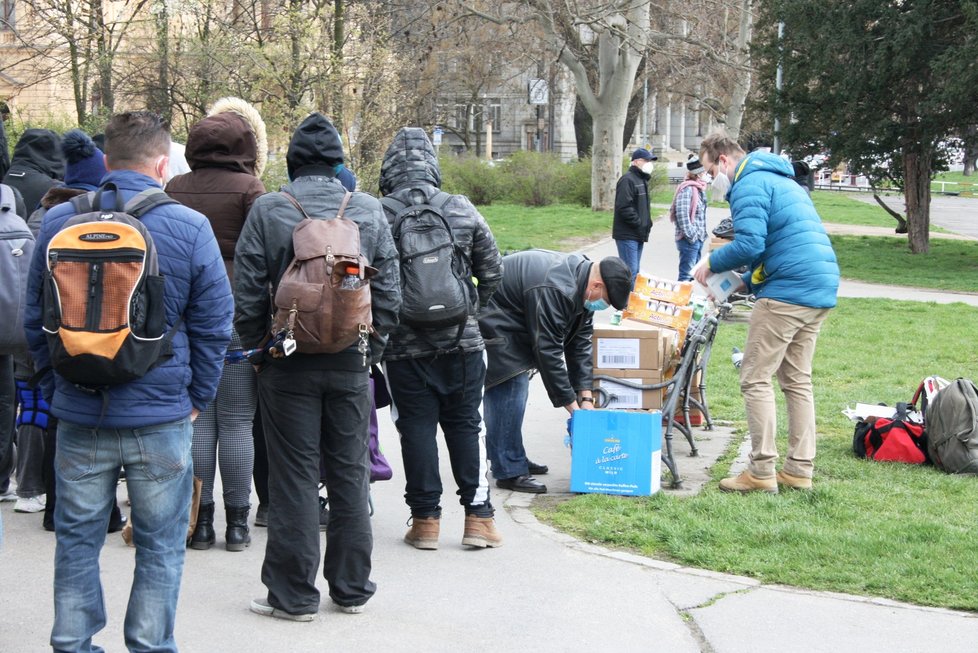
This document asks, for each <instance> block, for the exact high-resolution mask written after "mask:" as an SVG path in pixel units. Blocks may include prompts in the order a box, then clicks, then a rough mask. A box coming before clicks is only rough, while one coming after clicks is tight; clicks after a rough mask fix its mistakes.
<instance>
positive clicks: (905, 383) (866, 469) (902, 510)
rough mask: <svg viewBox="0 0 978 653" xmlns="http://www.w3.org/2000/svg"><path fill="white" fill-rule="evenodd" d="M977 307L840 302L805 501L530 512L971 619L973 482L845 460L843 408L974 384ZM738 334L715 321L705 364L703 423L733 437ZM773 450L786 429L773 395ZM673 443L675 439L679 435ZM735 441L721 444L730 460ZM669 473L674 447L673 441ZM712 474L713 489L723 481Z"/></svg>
mask: <svg viewBox="0 0 978 653" xmlns="http://www.w3.org/2000/svg"><path fill="white" fill-rule="evenodd" d="M976 330H978V309H975V308H973V307H969V306H966V305H963V304H951V305H936V304H921V303H916V302H900V301H893V300H885V299H840V300H839V306H838V308H837V309H836V310H834V311H833V312H832V313H831V314H830V316H829V318H828V320H827V321H826V322H825V324H824V326H823V328H822V332H821V336H820V338H819V342H818V349H817V352H816V356H815V364H814V369H815V373H814V383H815V396H816V411H817V419H818V428H819V452H818V458H817V461H816V467H817V470H816V475H815V490H814V491H812V492H810V493H805V492H791V491H786V492H783V493H782V494H780V495H774V496H772V495H764V496H758V495H748V496H741V495H728V494H725V493H721V492H720V491H719V490H718V489H717V487H716V484H715V483H713V484H710V485H708V486H707V488H705V489H704V490H703V492H702V493H701V494H699V495H698V496H695V497H690V498H679V497H673V496H668V495H666V494H663V493H660V494H658V495H656V496H653V497H648V498H624V497H612V496H601V495H582V496H579V497H576V498H574V499H571V500H569V501H567V502H564V503H561V504H559V505H557V506H551V507H549V508H541V509H539V510H538V511H537V513H538V515H539V516H540V517H541V518H543V519H545V520H547V521H549V522H551V523H553V524H554V525H556V526H557V527H559V528H561V529H564V530H566V531H569V532H571V533H574V534H575V535H577V536H579V537H581V538H583V539H585V540H587V541H594V542H598V543H601V544H605V545H608V546H612V547H622V548H626V549H632V550H637V551H639V552H640V553H642V554H645V555H651V556H655V557H658V558H664V559H668V560H672V561H675V562H678V563H681V564H684V565H690V566H694V567H702V568H706V569H713V570H717V571H723V572H729V573H734V574H743V575H747V576H752V577H755V578H758V579H760V580H762V581H764V582H768V583H784V584H788V585H794V586H800V587H809V588H814V589H820V590H833V591H841V592H854V593H859V594H870V595H875V596H883V597H888V598H892V599H898V600H902V601H909V602H912V603H917V604H921V605H933V606H944V607H949V608H960V609H967V610H978V592H976V590H975V588H978V547H976V546H975V541H976V534H978V479H976V478H974V477H955V476H949V475H946V474H944V473H942V472H939V471H937V470H936V469H934V468H933V467H924V466H911V465H900V464H886V463H874V462H868V461H865V460H859V459H856V458H855V457H854V456H853V454H852V434H853V424H852V423H851V422H850V421H848V420H847V419H846V418H845V417H843V416H842V415H841V414H840V411H841V410H842V409H843V408H845V407H846V405H854V404H855V403H856V402H857V401H859V402H864V403H878V402H886V403H888V404H890V405H893V404H894V403H895V402H897V401H909V400H910V398H911V397H912V395H913V392H914V390H915V389H916V386H917V384H918V383H919V381H920V380H921V379H922V378H923V377H924V376H926V375H928V374H940V375H941V376H944V377H946V378H952V379H953V378H955V377H958V376H970V377H974V376H975V374H976V370H978V342H976V340H975V338H974V335H973V334H974V333H975V332H976ZM745 334H746V325H744V324H735V323H724V324H723V325H721V328H720V330H719V332H718V334H717V341H716V348H715V350H714V351H715V352H717V354H718V355H716V356H713V358H712V359H711V362H710V370H709V375H708V378H709V397H710V407H711V411H712V412H713V414H714V415H715V416H717V417H719V418H721V419H724V420H733V421H734V423H735V424H736V425H737V426H738V427H739V428H741V429H742V430H743V429H744V428H745V417H744V409H743V404H742V401H741V397H740V392H739V388H738V386H737V380H736V376H735V370H734V368H733V366H732V365H731V364H730V357H729V354H728V355H724V352H729V351H730V350H731V347H732V346H739V347H741V348H743V342H744V338H745ZM778 402H779V403H778V405H779V422H778V423H779V426H780V429H781V431H782V436H781V440H780V442H779V450H780V451H781V452H782V454H783V452H784V447H785V441H784V437H785V436H784V431H785V430H786V418H785V414H784V409H783V402H782V401H781V396H780V393H778ZM679 440H680V441H681V440H682V438H679ZM737 444H739V443H734V445H733V447H732V449H735V448H736V446H737ZM677 450H678V452H679V454H678V455H679V459H678V463H679V466H680V469H682V464H683V460H682V456H683V453H682V452H683V451H684V450H685V449H684V445H683V444H682V443H681V442H678V443H677ZM731 457H732V456H728V458H727V460H726V461H725V462H724V461H721V462H720V463H718V464H717V465H716V466H715V467H714V470H713V474H714V480H718V479H720V478H723V477H724V476H726V475H727V473H728V471H729V460H730V458H731Z"/></svg>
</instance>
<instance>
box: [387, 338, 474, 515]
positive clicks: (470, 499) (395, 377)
mask: <svg viewBox="0 0 978 653" xmlns="http://www.w3.org/2000/svg"><path fill="white" fill-rule="evenodd" d="M386 367H387V383H388V385H389V386H390V393H391V399H392V400H393V405H392V406H391V415H392V416H393V417H394V423H395V424H396V425H397V430H398V432H399V433H400V435H401V456H402V458H403V460H404V476H405V480H406V484H405V491H404V498H405V500H406V501H407V505H408V507H409V508H410V509H411V515H412V516H413V517H438V516H441V506H440V505H439V502H440V501H441V494H442V484H441V475H440V474H439V471H438V442H437V440H436V436H437V434H438V425H439V424H440V425H441V428H442V431H443V432H444V434H445V444H446V445H447V448H448V457H449V460H450V461H451V465H452V475H453V476H454V477H455V484H456V485H457V486H458V493H457V494H458V496H459V503H461V504H462V505H463V506H464V507H465V513H466V514H467V515H477V516H479V517H491V516H492V514H493V509H492V504H491V503H490V502H489V484H488V481H487V479H486V472H487V469H488V468H487V464H486V451H485V440H484V439H483V437H482V415H481V413H480V408H481V405H482V387H483V384H484V383H485V379H486V365H485V361H484V360H483V353H482V352H481V351H476V352H468V353H461V352H459V353H453V354H443V355H441V356H437V357H428V358H414V359H409V360H399V361H388V362H387V363H386Z"/></svg>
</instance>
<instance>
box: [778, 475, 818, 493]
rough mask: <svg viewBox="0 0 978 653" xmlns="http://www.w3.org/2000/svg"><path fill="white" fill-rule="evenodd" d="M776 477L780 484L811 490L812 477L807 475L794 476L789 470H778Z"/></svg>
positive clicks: (794, 488)
mask: <svg viewBox="0 0 978 653" xmlns="http://www.w3.org/2000/svg"><path fill="white" fill-rule="evenodd" d="M775 478H776V479H777V481H778V485H784V486H786V487H790V488H791V489H793V490H811V489H812V479H810V478H808V477H805V476H792V475H791V474H789V473H787V472H778V473H777V476H775Z"/></svg>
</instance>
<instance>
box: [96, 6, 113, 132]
mask: <svg viewBox="0 0 978 653" xmlns="http://www.w3.org/2000/svg"><path fill="white" fill-rule="evenodd" d="M92 22H93V23H94V25H93V27H94V31H95V59H96V61H97V62H98V63H97V66H98V86H99V105H100V106H101V108H103V109H105V113H106V114H107V115H108V114H111V113H112V112H113V111H115V91H114V89H113V88H112V53H111V52H110V50H109V35H108V27H107V26H106V24H105V10H104V8H103V5H102V0H93V2H92Z"/></svg>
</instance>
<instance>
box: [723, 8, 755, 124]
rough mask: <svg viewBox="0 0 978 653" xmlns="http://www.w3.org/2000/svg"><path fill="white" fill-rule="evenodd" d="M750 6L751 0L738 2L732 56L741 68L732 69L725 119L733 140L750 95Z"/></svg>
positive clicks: (751, 16) (742, 118)
mask: <svg viewBox="0 0 978 653" xmlns="http://www.w3.org/2000/svg"><path fill="white" fill-rule="evenodd" d="M752 4H753V2H752V0H741V2H740V24H739V29H738V33H737V41H736V48H737V54H736V55H735V56H734V63H735V64H737V65H739V66H742V67H743V68H742V69H740V70H738V69H734V71H733V77H734V83H733V91H732V93H731V97H730V104H729V106H728V107H727V115H726V118H725V120H726V131H727V134H728V135H729V136H730V138H732V139H734V140H737V139H738V138H739V137H740V125H741V123H742V122H743V120H744V105H745V104H746V102H747V95H748V94H749V93H750V83H751V78H750V41H751V32H752V31H753V29H752V28H753V20H754V19H753V12H752V8H751V5H752Z"/></svg>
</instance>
